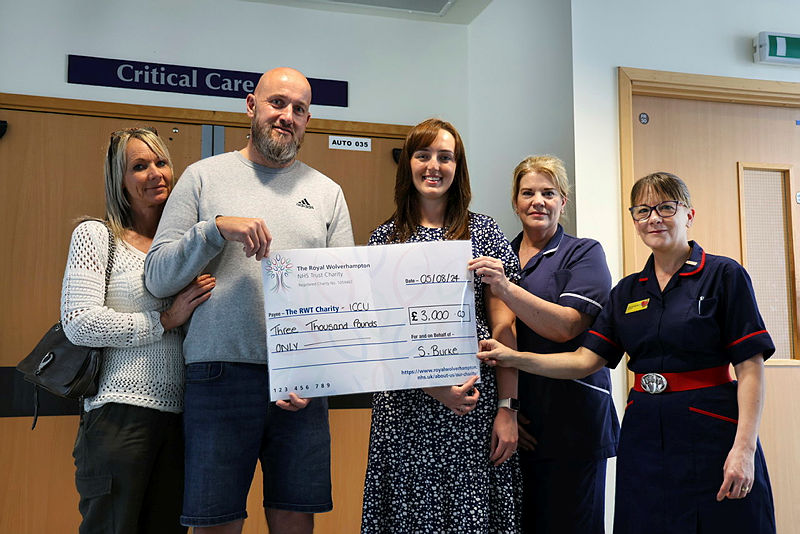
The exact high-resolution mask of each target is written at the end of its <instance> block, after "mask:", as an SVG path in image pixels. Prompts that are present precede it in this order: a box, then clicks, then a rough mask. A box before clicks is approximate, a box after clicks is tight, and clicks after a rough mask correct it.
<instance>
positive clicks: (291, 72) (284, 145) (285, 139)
mask: <svg viewBox="0 0 800 534" xmlns="http://www.w3.org/2000/svg"><path fill="white" fill-rule="evenodd" d="M310 105H311V84H309V83H308V80H307V79H306V77H305V76H303V74H302V73H301V72H300V71H297V70H295V69H292V68H289V67H279V68H276V69H272V70H269V71H267V72H265V73H264V74H263V75H262V76H261V79H259V81H258V85H257V86H256V89H255V91H253V93H251V94H249V95H247V115H248V116H249V117H250V140H249V141H248V145H247V148H246V149H245V155H246V156H247V157H248V158H249V159H250V160H251V161H254V162H256V163H259V164H262V165H267V166H270V167H286V166H288V165H291V164H292V163H293V162H294V159H295V156H296V155H297V150H298V149H299V148H300V145H301V143H302V142H303V136H304V135H305V132H306V125H307V124H308V121H309V119H311V113H309V111H308V108H309V106H310Z"/></svg>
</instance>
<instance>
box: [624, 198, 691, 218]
mask: <svg viewBox="0 0 800 534" xmlns="http://www.w3.org/2000/svg"><path fill="white" fill-rule="evenodd" d="M678 204H680V205H681V206H685V205H686V204H684V203H683V202H681V201H680V200H665V201H664V202H659V203H658V204H656V205H655V206H648V205H647V204H641V205H640V206H633V207H632V208H628V211H630V212H631V217H633V220H634V221H646V220H647V219H649V218H650V214H651V213H653V210H656V213H658V216H659V217H661V218H662V219H669V218H670V217H672V216H673V215H675V214H676V213H677V212H678Z"/></svg>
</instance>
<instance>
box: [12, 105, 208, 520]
mask: <svg viewBox="0 0 800 534" xmlns="http://www.w3.org/2000/svg"><path fill="white" fill-rule="evenodd" d="M0 120H4V121H7V122H8V131H7V133H6V135H5V136H4V137H3V138H2V139H0V213H2V214H3V219H4V221H5V225H6V228H5V231H3V232H0V250H2V251H3V255H2V257H0V294H2V295H3V306H0V332H2V334H0V367H2V369H3V377H4V379H3V382H4V383H5V384H9V383H10V382H11V380H13V378H14V373H15V371H14V369H13V368H14V366H15V365H16V364H17V362H18V361H19V360H21V359H22V358H23V357H24V356H26V355H27V354H28V352H29V351H30V350H31V349H32V348H33V346H34V345H35V344H36V342H37V341H38V340H39V337H40V336H41V335H42V334H43V333H44V332H45V330H46V329H47V328H49V327H50V326H52V324H53V323H55V322H56V321H57V320H58V317H59V296H60V294H61V278H62V277H63V275H64V266H65V264H66V259H67V250H68V248H69V239H70V235H71V233H72V229H73V228H74V220H75V219H76V218H77V217H80V216H81V215H91V216H95V217H101V216H102V215H103V214H104V213H105V207H104V206H105V202H104V189H103V188H104V185H103V184H104V181H103V161H104V158H105V149H106V146H107V144H108V139H109V134H110V132H112V131H114V130H117V129H120V128H123V127H131V126H138V125H143V124H147V125H150V126H155V127H156V128H157V129H158V131H159V133H161V135H162V136H163V137H164V139H165V140H166V141H167V145H168V147H169V150H170V152H171V153H172V154H174V156H173V157H174V160H175V170H176V172H178V173H179V172H182V170H183V168H184V167H185V166H186V165H187V164H188V163H189V162H191V161H192V160H194V159H197V158H199V157H200V127H199V126H197V125H189V124H181V123H173V122H157V121H146V122H143V121H131V120H125V119H116V118H105V117H90V116H77V115H68V114H56V113H40V112H30V111H18V110H7V109H0ZM2 395H4V396H6V397H5V398H4V400H3V405H4V406H5V407H6V408H9V407H10V408H11V410H12V413H13V409H14V406H13V404H17V403H19V402H22V403H24V404H25V407H26V408H28V407H29V406H32V402H33V399H32V397H30V396H27V395H26V396H25V397H24V398H22V399H19V398H15V399H13V400H11V399H9V398H8V396H10V395H12V388H5V389H4V391H3V393H2ZM46 396H48V395H47V394H46V393H42V394H41V397H46ZM42 400H43V402H46V401H47V399H42ZM10 404H11V405H12V406H9V405H10ZM71 407H72V408H75V409H76V408H77V403H74V402H73V403H71ZM30 423H31V420H30V418H29V417H0V435H2V436H3V439H2V440H0V477H2V479H3V480H4V483H3V484H2V485H0V506H2V510H0V532H19V533H34V532H56V531H62V532H75V531H77V528H78V523H79V522H80V515H79V514H78V508H77V506H78V496H77V493H76V491H75V487H74V482H73V480H74V470H75V468H74V467H73V463H72V445H73V442H74V440H75V433H76V431H77V428H78V418H77V417H76V416H69V415H65V416H60V417H42V418H40V420H39V423H38V425H37V427H36V430H35V431H33V432H31V430H30Z"/></svg>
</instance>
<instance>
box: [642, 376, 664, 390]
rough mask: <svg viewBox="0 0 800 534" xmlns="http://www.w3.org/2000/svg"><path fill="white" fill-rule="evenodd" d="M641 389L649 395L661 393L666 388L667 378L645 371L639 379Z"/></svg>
mask: <svg viewBox="0 0 800 534" xmlns="http://www.w3.org/2000/svg"><path fill="white" fill-rule="evenodd" d="M640 384H641V385H642V389H643V390H645V391H646V392H648V393H650V394H651V395H655V394H656V393H663V392H664V390H665V389H667V379H666V378H664V376H663V375H660V374H658V373H647V374H646V375H644V376H643V377H642V379H641V381H640Z"/></svg>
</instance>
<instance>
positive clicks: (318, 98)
mask: <svg viewBox="0 0 800 534" xmlns="http://www.w3.org/2000/svg"><path fill="white" fill-rule="evenodd" d="M261 74H262V73H260V72H242V71H235V70H224V69H206V68H203V67H188V66H184V65H170V64H167V63H151V62H143V61H129V60H124V59H109V58H102V57H90V56H76V55H73V54H69V55H68V56H67V82H68V83H78V84H82V85H99V86H102V87H123V88H125V89H139V90H146V91H164V92H168V93H185V94H191V95H207V96H224V97H228V98H239V99H244V98H245V97H246V96H247V93H251V92H253V89H255V87H256V84H257V83H258V79H259V78H260V77H261ZM308 81H309V83H311V92H312V93H313V97H312V102H313V103H314V105H321V106H339V107H347V82H345V81H341V80H325V79H322V78H309V79H308Z"/></svg>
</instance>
